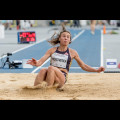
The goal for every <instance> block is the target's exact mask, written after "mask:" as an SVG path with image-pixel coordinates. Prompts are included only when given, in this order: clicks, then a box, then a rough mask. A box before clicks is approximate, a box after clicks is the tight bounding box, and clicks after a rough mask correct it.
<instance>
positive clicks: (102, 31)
mask: <svg viewBox="0 0 120 120" xmlns="http://www.w3.org/2000/svg"><path fill="white" fill-rule="evenodd" d="M101 66H103V31H102V30H101Z"/></svg>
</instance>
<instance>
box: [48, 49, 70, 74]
mask: <svg viewBox="0 0 120 120" xmlns="http://www.w3.org/2000/svg"><path fill="white" fill-rule="evenodd" d="M71 63H72V61H71V56H70V52H69V48H67V50H66V51H64V52H62V51H59V50H58V47H57V49H56V51H55V52H54V53H53V54H52V55H51V60H50V65H51V66H54V67H58V68H63V69H67V71H68V72H69V69H70V66H71Z"/></svg>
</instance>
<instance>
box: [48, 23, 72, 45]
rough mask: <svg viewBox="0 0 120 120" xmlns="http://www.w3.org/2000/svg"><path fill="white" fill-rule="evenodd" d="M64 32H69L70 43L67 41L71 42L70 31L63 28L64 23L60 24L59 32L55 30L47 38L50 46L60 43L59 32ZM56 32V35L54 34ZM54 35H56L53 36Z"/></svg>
mask: <svg viewBox="0 0 120 120" xmlns="http://www.w3.org/2000/svg"><path fill="white" fill-rule="evenodd" d="M64 32H68V33H69V34H70V43H69V44H71V33H70V32H69V31H68V30H66V28H65V26H64V25H62V31H60V33H58V34H57V33H56V32H55V33H54V34H53V36H52V37H51V39H50V40H48V42H49V43H50V44H51V45H52V46H55V45H57V44H59V43H60V41H59V38H60V36H61V34H62V33H64ZM56 34H57V35H56ZM55 35H56V36H55Z"/></svg>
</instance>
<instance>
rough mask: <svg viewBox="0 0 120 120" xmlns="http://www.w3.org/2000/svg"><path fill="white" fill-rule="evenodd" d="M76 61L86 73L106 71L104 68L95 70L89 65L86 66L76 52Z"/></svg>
mask: <svg viewBox="0 0 120 120" xmlns="http://www.w3.org/2000/svg"><path fill="white" fill-rule="evenodd" d="M74 59H75V60H76V61H77V63H78V65H79V66H80V67H81V68H82V69H83V70H85V71H88V72H102V71H104V70H105V69H104V67H100V68H98V69H94V68H92V67H90V66H89V65H87V64H85V63H84V62H83V61H82V60H81V59H80V57H79V55H78V53H77V52H76V51H75V50H74Z"/></svg>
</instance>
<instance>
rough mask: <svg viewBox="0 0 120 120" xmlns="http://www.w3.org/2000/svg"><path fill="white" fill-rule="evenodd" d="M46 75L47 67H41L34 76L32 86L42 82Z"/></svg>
mask: <svg viewBox="0 0 120 120" xmlns="http://www.w3.org/2000/svg"><path fill="white" fill-rule="evenodd" d="M46 75H47V69H45V68H43V69H41V70H40V72H39V73H38V75H37V76H36V79H35V82H34V86H36V85H38V84H40V83H42V82H43V81H44V80H45V79H46Z"/></svg>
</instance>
